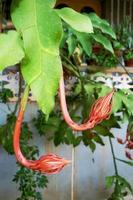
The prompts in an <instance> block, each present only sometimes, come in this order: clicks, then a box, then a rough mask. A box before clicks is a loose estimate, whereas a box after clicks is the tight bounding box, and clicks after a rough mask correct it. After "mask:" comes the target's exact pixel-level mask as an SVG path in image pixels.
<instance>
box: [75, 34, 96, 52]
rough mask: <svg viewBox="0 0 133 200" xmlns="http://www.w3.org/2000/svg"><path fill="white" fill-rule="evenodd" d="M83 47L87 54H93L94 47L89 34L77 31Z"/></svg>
mask: <svg viewBox="0 0 133 200" xmlns="http://www.w3.org/2000/svg"><path fill="white" fill-rule="evenodd" d="M74 33H75V34H76V36H77V38H78V40H79V42H80V44H81V45H82V48H83V49H84V51H85V53H86V54H87V55H88V56H90V55H91V53H92V45H91V42H90V37H89V34H86V33H79V32H77V31H75V32H74Z"/></svg>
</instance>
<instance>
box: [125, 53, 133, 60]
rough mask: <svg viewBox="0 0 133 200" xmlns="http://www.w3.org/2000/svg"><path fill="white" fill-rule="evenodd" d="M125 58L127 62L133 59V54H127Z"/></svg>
mask: <svg viewBox="0 0 133 200" xmlns="http://www.w3.org/2000/svg"><path fill="white" fill-rule="evenodd" d="M124 58H125V60H130V59H133V52H128V53H127V54H125V56H124Z"/></svg>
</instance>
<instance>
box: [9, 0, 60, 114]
mask: <svg viewBox="0 0 133 200" xmlns="http://www.w3.org/2000/svg"><path fill="white" fill-rule="evenodd" d="M12 20H13V23H14V24H15V26H16V28H17V29H18V30H19V31H20V32H21V34H22V37H23V41H24V48H25V52H26V58H25V60H24V62H23V63H22V73H23V76H24V79H25V80H26V82H27V83H28V84H29V85H30V87H31V90H32V93H33V96H34V97H35V99H36V100H37V102H38V104H39V107H40V109H41V110H42V111H43V112H44V113H45V114H46V115H47V116H48V115H49V113H50V111H51V110H52V109H53V106H54V96H55V95H56V93H57V89H58V84H59V80H60V76H61V60H60V57H59V45H60V41H61V37H62V24H61V20H60V18H59V17H58V15H57V14H56V12H55V11H54V10H53V9H51V8H50V6H47V5H46V4H45V1H44V0H39V1H27V0H21V1H19V0H13V3H12Z"/></svg>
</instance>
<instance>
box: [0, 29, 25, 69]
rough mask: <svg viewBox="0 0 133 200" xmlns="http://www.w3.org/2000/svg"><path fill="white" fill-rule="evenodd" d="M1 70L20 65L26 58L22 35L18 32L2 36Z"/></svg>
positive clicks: (0, 47) (2, 34)
mask: <svg viewBox="0 0 133 200" xmlns="http://www.w3.org/2000/svg"><path fill="white" fill-rule="evenodd" d="M0 49H1V51H0V70H3V69H5V68H6V67H9V66H12V65H15V64H17V63H19V62H20V61H21V60H22V59H23V57H24V50H23V45H22V40H21V38H20V35H19V34H18V33H17V32H16V31H8V32H7V33H1V34H0Z"/></svg>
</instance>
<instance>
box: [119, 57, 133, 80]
mask: <svg viewBox="0 0 133 200" xmlns="http://www.w3.org/2000/svg"><path fill="white" fill-rule="evenodd" d="M119 63H120V65H121V67H122V68H123V69H124V71H125V72H126V74H127V75H128V76H129V77H130V79H131V80H132V82H133V78H132V76H131V75H130V73H129V72H128V71H127V69H126V68H125V66H124V65H123V63H122V62H120V61H119Z"/></svg>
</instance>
